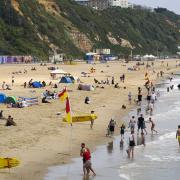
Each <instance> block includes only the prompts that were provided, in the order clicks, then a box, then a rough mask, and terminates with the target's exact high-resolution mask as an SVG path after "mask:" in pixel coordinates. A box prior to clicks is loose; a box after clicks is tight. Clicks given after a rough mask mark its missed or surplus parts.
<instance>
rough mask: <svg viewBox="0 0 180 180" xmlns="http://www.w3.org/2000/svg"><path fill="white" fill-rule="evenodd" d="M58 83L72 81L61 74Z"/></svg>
mask: <svg viewBox="0 0 180 180" xmlns="http://www.w3.org/2000/svg"><path fill="white" fill-rule="evenodd" d="M59 83H73V82H72V80H71V78H70V77H66V76H63V77H62V78H61V80H60V82H59Z"/></svg>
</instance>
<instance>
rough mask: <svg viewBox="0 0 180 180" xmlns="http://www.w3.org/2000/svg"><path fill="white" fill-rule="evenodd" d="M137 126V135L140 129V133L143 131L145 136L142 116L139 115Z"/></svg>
mask: <svg viewBox="0 0 180 180" xmlns="http://www.w3.org/2000/svg"><path fill="white" fill-rule="evenodd" d="M137 125H138V133H139V130H140V129H141V132H143V130H144V131H145V132H146V134H147V131H146V126H145V121H144V117H143V114H141V115H140V117H139V118H138V122H137Z"/></svg>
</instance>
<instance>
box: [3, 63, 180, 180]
mask: <svg viewBox="0 0 180 180" xmlns="http://www.w3.org/2000/svg"><path fill="white" fill-rule="evenodd" d="M176 61H177V60H168V61H165V62H164V64H162V63H161V61H156V62H155V64H154V67H150V68H148V69H146V68H145V66H139V68H140V70H137V71H129V70H128V68H129V67H133V66H134V65H135V64H136V62H130V63H123V62H111V63H107V64H99V63H97V64H95V65H90V64H85V63H78V64H77V65H48V66H40V65H39V64H33V65H32V64H31V65H21V64H19V65H1V66H0V88H1V85H2V82H3V81H5V82H6V83H8V84H11V78H12V72H15V71H22V72H23V71H24V69H26V70H27V71H28V73H27V74H24V73H22V74H17V75H16V74H15V75H14V76H15V83H14V86H13V87H12V90H9V91H8V90H1V91H0V92H1V93H5V94H6V95H7V96H11V95H13V96H17V97H19V96H23V97H38V98H39V105H35V106H32V107H26V108H7V106H6V105H4V104H1V105H0V110H1V109H2V110H3V111H4V116H5V117H7V116H8V115H12V116H13V117H14V121H15V122H16V123H17V126H13V127H5V126H4V124H5V121H3V120H1V121H0V127H1V131H0V135H1V136H0V142H1V157H16V158H17V159H19V160H20V161H21V164H20V166H18V167H16V168H13V169H11V170H10V171H9V170H8V169H1V170H0V179H1V180H41V179H43V177H44V175H45V173H46V172H47V168H48V167H49V166H52V165H59V164H63V163H67V162H68V161H70V160H71V158H72V157H77V156H79V149H80V144H81V142H85V143H86V144H87V146H88V147H89V148H90V149H91V150H94V149H95V147H96V146H97V145H99V144H103V143H105V142H108V141H109V138H107V137H106V136H105V134H106V128H107V125H108V122H109V120H110V118H111V117H114V118H115V120H116V122H117V124H118V126H120V124H121V123H122V121H123V117H124V116H125V115H126V114H127V113H128V112H129V111H130V110H131V109H132V108H133V107H134V106H135V103H134V102H132V104H131V105H130V104H129V102H128V93H129V91H131V92H132V95H133V99H136V98H137V87H144V83H145V77H144V74H145V73H146V72H148V74H149V77H150V80H151V81H152V82H153V83H156V82H157V81H158V80H160V79H161V78H157V75H156V73H157V72H159V71H161V70H162V71H164V73H165V74H164V77H167V76H170V74H171V73H172V72H175V71H180V66H178V67H176ZM167 62H168V67H167ZM178 62H179V60H178ZM149 64H150V65H151V62H149ZM145 65H146V62H145ZM49 66H57V67H59V68H62V69H63V70H64V71H66V72H69V73H71V74H72V75H74V76H77V77H79V78H80V80H81V81H82V82H83V83H84V84H93V85H95V84H94V78H96V79H98V80H99V81H101V80H106V79H107V77H109V80H110V82H111V77H112V76H114V77H115V82H118V83H119V85H120V88H119V89H116V88H114V87H113V86H112V85H103V86H104V88H103V89H102V88H96V89H95V91H79V90H77V87H78V83H75V84H71V85H68V86H67V89H68V90H69V91H70V92H69V94H70V100H71V108H72V112H73V113H74V114H79V115H80V114H83V113H90V111H91V110H94V111H95V113H96V114H97V115H98V119H97V120H95V123H94V127H93V129H90V122H84V123H74V124H73V126H72V128H71V127H70V126H69V125H68V124H67V123H64V122H63V121H62V118H63V117H64V115H65V103H64V102H61V101H60V100H59V99H57V100H51V103H50V104H42V103H41V94H42V93H43V92H44V91H45V90H46V89H47V90H51V91H54V90H55V91H57V92H60V91H61V90H62V89H63V87H64V86H65V84H58V89H53V88H52V87H50V86H47V87H45V88H40V89H32V88H24V87H23V83H24V82H25V81H26V82H28V81H29V80H30V79H31V78H32V79H33V80H35V81H36V80H37V81H43V80H45V81H46V82H47V84H48V83H49V82H50V81H52V83H58V82H59V80H52V79H51V77H50V72H51V71H49V70H48V67H49ZM32 67H36V69H37V70H36V71H31V68H32ZM92 67H94V68H95V69H96V71H95V73H90V69H91V68H92ZM153 71H154V72H153ZM81 72H87V73H90V74H89V76H90V77H82V76H81ZM123 73H124V74H125V76H126V79H125V83H122V82H120V78H119V77H120V76H121V75H122V74H123ZM164 77H162V78H164ZM95 86H96V85H95ZM99 86H101V85H99ZM124 87H126V89H125V88H124ZM144 93H145V91H144ZM86 96H89V97H90V100H91V103H90V104H89V105H85V104H84V99H85V97H86ZM144 98H145V96H144ZM123 104H124V105H126V107H127V108H126V109H125V110H124V109H122V108H121V106H122V105H123ZM58 112H61V115H57V113H58ZM116 134H119V129H117V128H116ZM80 171H81V169H80Z"/></svg>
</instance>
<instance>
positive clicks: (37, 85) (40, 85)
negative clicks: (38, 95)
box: [32, 81, 43, 88]
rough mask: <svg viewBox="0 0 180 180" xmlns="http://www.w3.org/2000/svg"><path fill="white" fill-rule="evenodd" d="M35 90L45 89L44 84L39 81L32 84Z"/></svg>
mask: <svg viewBox="0 0 180 180" xmlns="http://www.w3.org/2000/svg"><path fill="white" fill-rule="evenodd" d="M32 86H33V88H41V87H43V86H42V84H41V83H40V82H38V81H35V82H33V83H32Z"/></svg>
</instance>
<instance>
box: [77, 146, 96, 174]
mask: <svg viewBox="0 0 180 180" xmlns="http://www.w3.org/2000/svg"><path fill="white" fill-rule="evenodd" d="M80 156H81V157H83V173H84V175H86V174H87V175H89V173H90V171H92V173H93V175H94V176H95V175H96V173H95V172H94V170H93V168H92V164H91V153H90V150H89V148H87V147H86V146H85V143H81V150H80Z"/></svg>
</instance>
